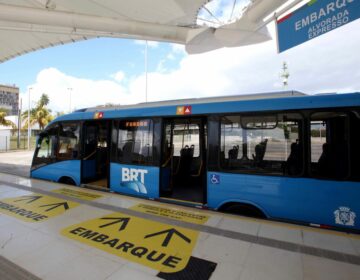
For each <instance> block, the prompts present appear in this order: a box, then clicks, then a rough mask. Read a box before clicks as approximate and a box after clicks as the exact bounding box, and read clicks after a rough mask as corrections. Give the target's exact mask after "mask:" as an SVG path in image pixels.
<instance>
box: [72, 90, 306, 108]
mask: <svg viewBox="0 0 360 280" xmlns="http://www.w3.org/2000/svg"><path fill="white" fill-rule="evenodd" d="M304 95H306V94H305V93H302V92H299V91H293V90H291V91H278V92H268V93H252V94H241V95H226V96H215V97H202V98H191V99H175V100H165V101H157V102H146V103H145V102H144V103H137V104H131V105H118V106H97V107H91V108H86V109H81V110H78V111H80V112H98V111H108V110H122V109H130V108H131V109H134V108H139V109H140V108H150V107H163V106H171V105H180V104H191V105H192V104H206V103H214V102H226V101H242V100H258V99H272V98H281V97H291V96H304Z"/></svg>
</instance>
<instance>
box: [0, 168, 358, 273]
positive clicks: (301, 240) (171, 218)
mask: <svg viewBox="0 0 360 280" xmlns="http://www.w3.org/2000/svg"><path fill="white" fill-rule="evenodd" d="M0 279H1V280H3V279H54V280H56V279H59V280H60V279H61V280H64V279H87V280H89V279H96V280H97V279H106V280H115V279H130V280H131V279H134V280H135V279H136V280H140V279H141V280H151V279H153V280H155V279H169V280H170V279H174V280H177V279H194V280H195V279H196V280H202V279H204V280H205V279H211V280H215V279H219V280H232V279H234V280H235V279H241V280H250V279H254V280H255V279H256V280H262V279H264V280H265V279H266V280H272V279H274V280H282V279H284V280H289V279H299V280H300V279H301V280H303V279H326V280H329V279H342V280H345V279H349V280H350V279H351V280H353V279H360V235H354V234H347V233H341V232H336V231H330V230H324V229H317V228H311V227H304V226H298V225H292V224H285V223H279V222H272V221H267V220H258V219H252V218H246V217H240V216H235V215H229V214H222V213H218V212H214V211H208V210H201V209H195V208H188V207H182V206H177V205H172V204H166V203H160V202H155V201H151V200H144V199H137V198H132V197H128V196H123V195H119V194H113V193H106V192H99V191H95V190H89V189H84V188H79V187H72V186H68V185H62V184H56V183H51V182H46V181H40V180H33V179H28V178H24V177H20V176H15V175H9V174H3V173H0Z"/></svg>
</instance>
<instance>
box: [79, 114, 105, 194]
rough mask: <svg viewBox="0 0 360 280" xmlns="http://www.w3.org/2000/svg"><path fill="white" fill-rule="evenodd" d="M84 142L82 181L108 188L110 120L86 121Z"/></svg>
mask: <svg viewBox="0 0 360 280" xmlns="http://www.w3.org/2000/svg"><path fill="white" fill-rule="evenodd" d="M82 144H83V153H82V160H81V183H82V184H86V185H91V186H97V187H102V188H108V187H109V183H108V181H109V180H108V177H109V157H110V121H106V120H94V121H87V122H84V124H83V137H82Z"/></svg>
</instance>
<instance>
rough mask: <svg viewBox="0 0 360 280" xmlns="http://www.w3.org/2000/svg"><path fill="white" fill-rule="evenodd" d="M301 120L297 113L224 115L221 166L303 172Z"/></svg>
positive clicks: (244, 170) (266, 171)
mask: <svg viewBox="0 0 360 280" xmlns="http://www.w3.org/2000/svg"><path fill="white" fill-rule="evenodd" d="M302 122H303V121H302V116H301V115H300V114H297V113H285V114H284V113H281V114H280V113H279V114H273V115H254V116H226V117H223V118H222V119H221V136H220V139H221V151H220V156H219V158H220V166H221V168H222V169H225V170H232V171H234V172H241V173H250V174H271V175H286V176H300V175H302V173H303V166H304V162H303V143H302V141H301V139H302V138H301V135H300V131H301V129H302V128H301V127H302Z"/></svg>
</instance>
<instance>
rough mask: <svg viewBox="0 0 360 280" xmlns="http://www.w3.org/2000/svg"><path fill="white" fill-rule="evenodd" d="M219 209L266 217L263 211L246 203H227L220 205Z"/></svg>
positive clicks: (243, 214)
mask: <svg viewBox="0 0 360 280" xmlns="http://www.w3.org/2000/svg"><path fill="white" fill-rule="evenodd" d="M219 211H221V212H225V213H231V214H236V215H241V216H246V217H254V218H260V219H266V215H265V214H264V212H263V211H261V210H260V209H259V208H257V207H256V206H254V205H251V204H247V203H227V204H225V205H223V206H221V207H220V209H219Z"/></svg>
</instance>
